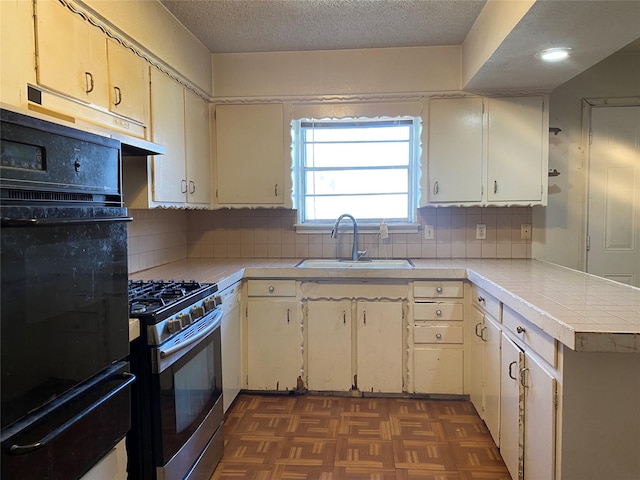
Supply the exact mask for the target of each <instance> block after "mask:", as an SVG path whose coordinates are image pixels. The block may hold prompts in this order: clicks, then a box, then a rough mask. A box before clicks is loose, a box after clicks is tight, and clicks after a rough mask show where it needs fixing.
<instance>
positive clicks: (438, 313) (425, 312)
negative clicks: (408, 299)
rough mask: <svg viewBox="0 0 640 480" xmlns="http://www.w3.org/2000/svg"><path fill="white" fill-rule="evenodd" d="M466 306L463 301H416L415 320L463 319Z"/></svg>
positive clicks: (414, 307)
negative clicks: (464, 306)
mask: <svg viewBox="0 0 640 480" xmlns="http://www.w3.org/2000/svg"><path fill="white" fill-rule="evenodd" d="M463 312H464V308H463V307H462V304H461V303H414V304H413V320H414V321H425V320H426V321H430V320H447V321H450V320H454V321H455V320H458V321H459V320H463V319H464V313H463Z"/></svg>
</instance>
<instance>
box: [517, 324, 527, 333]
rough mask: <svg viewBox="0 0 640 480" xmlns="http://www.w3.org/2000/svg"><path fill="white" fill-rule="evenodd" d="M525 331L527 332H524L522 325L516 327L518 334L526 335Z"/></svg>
mask: <svg viewBox="0 0 640 480" xmlns="http://www.w3.org/2000/svg"><path fill="white" fill-rule="evenodd" d="M524 331H525V330H524V327H521V326H520V325H518V326H517V327H516V332H518V333H524Z"/></svg>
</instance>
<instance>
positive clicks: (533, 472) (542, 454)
mask: <svg viewBox="0 0 640 480" xmlns="http://www.w3.org/2000/svg"><path fill="white" fill-rule="evenodd" d="M522 380H523V382H524V385H523V387H524V407H525V418H524V476H525V478H526V479H527V480H528V479H536V478H546V479H549V480H553V478H554V477H555V425H556V408H555V393H556V380H555V378H554V377H553V376H551V375H550V374H549V373H548V372H547V371H546V370H545V369H544V368H543V367H542V366H541V365H540V364H539V363H538V361H537V360H535V359H534V358H532V357H531V356H530V355H529V354H528V353H527V354H525V371H524V372H523V375H522Z"/></svg>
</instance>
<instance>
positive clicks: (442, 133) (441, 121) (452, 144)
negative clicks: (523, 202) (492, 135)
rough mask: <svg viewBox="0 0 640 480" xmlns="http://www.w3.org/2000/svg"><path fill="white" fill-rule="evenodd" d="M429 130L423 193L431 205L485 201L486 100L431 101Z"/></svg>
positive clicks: (453, 99)
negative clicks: (484, 109) (483, 195)
mask: <svg viewBox="0 0 640 480" xmlns="http://www.w3.org/2000/svg"><path fill="white" fill-rule="evenodd" d="M428 129H429V139H428V152H429V155H428V157H427V162H428V167H427V168H426V171H427V172H428V175H426V176H423V180H422V182H423V184H422V191H423V193H426V192H428V193H427V195H426V196H425V197H426V198H428V200H429V203H440V202H480V201H482V183H483V182H482V161H483V126H482V99H481V98H439V99H433V100H431V101H430V102H429V126H428ZM423 198H424V197H423Z"/></svg>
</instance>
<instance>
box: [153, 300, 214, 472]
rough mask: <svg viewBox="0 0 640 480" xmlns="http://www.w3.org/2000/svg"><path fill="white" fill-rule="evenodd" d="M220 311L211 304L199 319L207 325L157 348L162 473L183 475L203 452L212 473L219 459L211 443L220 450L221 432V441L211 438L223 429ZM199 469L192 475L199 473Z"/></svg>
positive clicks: (157, 448)
mask: <svg viewBox="0 0 640 480" xmlns="http://www.w3.org/2000/svg"><path fill="white" fill-rule="evenodd" d="M221 317H222V311H221V310H220V309H216V310H213V311H212V312H210V313H209V315H207V317H205V319H203V320H201V321H200V322H203V323H207V324H208V325H207V326H206V327H203V328H201V329H200V330H198V328H197V325H193V326H192V328H193V327H195V328H193V335H192V336H190V337H189V338H187V339H186V340H183V341H181V342H180V343H178V344H177V345H172V346H167V345H166V344H165V345H161V346H159V347H157V348H155V349H154V350H153V353H152V355H153V358H154V359H155V361H154V374H153V386H152V391H153V392H154V395H152V399H154V398H155V399H156V400H152V403H153V404H154V405H153V406H154V411H153V413H154V422H153V423H154V427H156V435H155V440H156V446H155V452H156V467H157V468H156V475H157V478H159V479H162V478H166V479H176V478H185V476H186V475H187V474H189V472H190V471H191V470H192V469H193V468H194V464H196V463H197V461H198V459H199V457H201V456H202V457H209V460H207V459H206V458H203V460H204V461H205V462H206V461H213V465H210V466H206V465H201V466H200V468H201V469H203V470H204V471H208V475H207V476H206V478H209V476H210V475H211V473H213V468H215V465H216V463H217V460H214V458H215V456H216V455H214V454H213V452H212V454H210V455H202V454H203V452H204V451H205V449H207V448H213V449H214V450H217V451H218V454H220V455H221V453H222V435H221V433H220V435H218V438H219V440H218V441H217V443H218V445H214V446H212V445H211V443H212V439H213V437H214V434H215V433H216V431H217V430H218V429H220V431H221V425H222V421H223V418H224V417H223V412H222V350H221V342H220V319H221ZM197 476H198V475H193V477H194V478H195V477H197Z"/></svg>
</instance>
